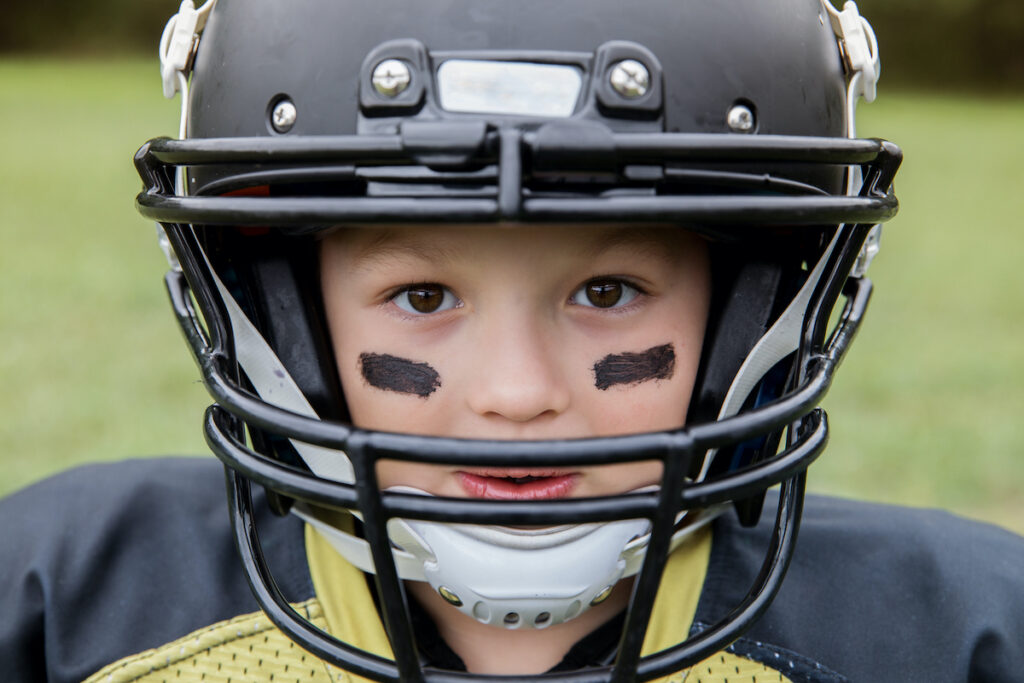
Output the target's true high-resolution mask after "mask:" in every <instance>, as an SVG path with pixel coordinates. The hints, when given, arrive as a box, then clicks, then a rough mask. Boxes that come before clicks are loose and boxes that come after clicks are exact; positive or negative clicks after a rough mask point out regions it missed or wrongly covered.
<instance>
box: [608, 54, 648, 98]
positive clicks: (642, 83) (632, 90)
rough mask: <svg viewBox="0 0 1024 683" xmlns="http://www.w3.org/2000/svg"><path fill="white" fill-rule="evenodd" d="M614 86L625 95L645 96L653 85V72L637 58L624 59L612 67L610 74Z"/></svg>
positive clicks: (632, 96) (633, 96) (631, 96)
mask: <svg viewBox="0 0 1024 683" xmlns="http://www.w3.org/2000/svg"><path fill="white" fill-rule="evenodd" d="M609 80H610V81H611V84H612V88H614V89H615V92H617V93H619V94H620V95H622V96H623V97H627V98H629V99H634V98H637V97H643V96H644V95H645V94H646V93H647V90H648V89H649V88H650V85H651V74H650V73H648V71H647V67H645V66H644V65H643V64H641V63H640V62H638V61H636V60H635V59H624V60H622V61H621V62H619V63H618V64H616V65H615V66H613V67H612V72H611V75H610V76H609Z"/></svg>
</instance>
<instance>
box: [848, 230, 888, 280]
mask: <svg viewBox="0 0 1024 683" xmlns="http://www.w3.org/2000/svg"><path fill="white" fill-rule="evenodd" d="M881 247H882V225H881V224H878V225H876V226H875V227H873V228H871V231H870V232H868V236H867V237H866V238H865V239H864V246H862V247H861V248H860V253H858V254H857V260H856V261H854V262H853V268H851V269H850V275H852V276H853V277H864V274H865V273H867V272H868V266H870V265H871V262H872V261H874V260H875V256H877V255H878V252H879V250H880V249H881Z"/></svg>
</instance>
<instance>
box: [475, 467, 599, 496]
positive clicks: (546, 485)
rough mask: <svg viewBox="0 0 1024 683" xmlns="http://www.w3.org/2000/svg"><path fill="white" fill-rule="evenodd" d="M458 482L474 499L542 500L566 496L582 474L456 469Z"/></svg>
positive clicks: (534, 470)
mask: <svg viewBox="0 0 1024 683" xmlns="http://www.w3.org/2000/svg"><path fill="white" fill-rule="evenodd" d="M457 475H458V480H459V484H460V485H461V486H462V489H463V491H465V492H466V494H467V495H468V496H470V497H471V498H490V499H495V500H543V499H550V498H565V497H567V496H569V494H570V493H572V490H573V489H574V488H575V487H576V484H577V483H578V481H579V474H577V473H575V472H566V471H564V470H560V471H558V470H537V469H533V470H527V469H510V468H495V469H489V470H475V471H473V472H467V471H459V472H457Z"/></svg>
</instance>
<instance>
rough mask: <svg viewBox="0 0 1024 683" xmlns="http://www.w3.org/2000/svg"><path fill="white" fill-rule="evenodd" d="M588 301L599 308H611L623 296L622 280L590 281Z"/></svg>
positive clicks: (587, 288) (587, 287)
mask: <svg viewBox="0 0 1024 683" xmlns="http://www.w3.org/2000/svg"><path fill="white" fill-rule="evenodd" d="M586 290H587V301H589V302H590V303H592V304H594V305H595V306H597V307H598V308H611V307H612V306H614V305H615V304H617V303H619V299H621V298H622V283H621V282H588V283H587V285H586Z"/></svg>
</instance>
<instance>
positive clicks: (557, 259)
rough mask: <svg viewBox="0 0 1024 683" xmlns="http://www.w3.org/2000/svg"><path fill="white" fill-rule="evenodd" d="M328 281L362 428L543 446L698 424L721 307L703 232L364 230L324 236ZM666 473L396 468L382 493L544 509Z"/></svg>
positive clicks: (345, 377)
mask: <svg viewBox="0 0 1024 683" xmlns="http://www.w3.org/2000/svg"><path fill="white" fill-rule="evenodd" d="M321 271H322V273H321V275H322V284H323V291H324V303H325V307H326V312H327V319H328V324H329V326H330V330H331V335H332V341H333V345H334V351H335V354H336V357H337V360H338V367H339V371H340V374H341V381H342V386H343V387H344V390H345V398H346V400H347V402H348V407H349V410H350V411H351V415H352V420H353V422H354V423H355V424H356V425H358V426H360V427H364V428H368V429H375V430H383V431H393V432H406V433H415V434H425V435H432V436H449V437H468V438H487V439H521V440H533V439H555V438H573V437H591V436H608V435H616V434H628V433H635V432H646V431H654V430H663V429H670V428H675V427H679V426H681V425H682V424H683V423H684V421H685V419H686V406H687V405H688V403H689V400H690V392H691V390H692V388H693V382H694V376H695V374H696V371H697V364H698V360H699V358H700V351H701V343H702V341H703V336H704V326H705V321H706V318H707V310H708V300H709V297H710V282H709V280H710V276H709V266H708V256H707V248H706V245H705V244H704V242H703V241H702V240H701V239H699V238H697V237H695V236H693V235H690V234H688V233H684V232H681V231H678V230H669V229H661V228H646V229H645V228H625V227H621V226H607V227H594V226H582V227H581V226H570V225H563V226H530V227H516V228H511V229H503V228H500V227H497V228H496V227H494V226H450V225H442V226H402V227H395V228H390V227H389V228H349V229H342V230H339V231H337V232H335V233H334V234H332V235H330V236H329V237H328V238H326V239H325V241H324V243H323V248H322V256H321ZM660 471H661V465H660V463H655V462H643V463H633V464H620V465H609V466H601V467H587V468H551V469H549V470H545V471H540V470H536V469H534V470H522V471H513V470H501V471H483V470H478V469H472V468H468V469H465V468H464V469H460V468H456V467H445V466H436V465H421V464H413V463H403V462H397V461H388V462H384V463H381V464H380V466H379V470H378V474H379V477H380V484H381V486H382V487H383V488H386V487H389V486H396V485H407V486H414V487H416V488H420V489H424V490H426V491H429V492H430V493H433V494H435V495H445V496H484V497H495V498H537V497H556V496H596V495H607V494H611V493H618V492H622V491H628V490H633V489H636V488H639V487H642V486H646V485H649V484H652V483H655V482H657V480H658V478H659V476H660ZM524 477H530V480H527V481H521V478H524ZM512 478H517V479H520V481H514V480H513V479H512Z"/></svg>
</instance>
